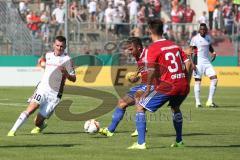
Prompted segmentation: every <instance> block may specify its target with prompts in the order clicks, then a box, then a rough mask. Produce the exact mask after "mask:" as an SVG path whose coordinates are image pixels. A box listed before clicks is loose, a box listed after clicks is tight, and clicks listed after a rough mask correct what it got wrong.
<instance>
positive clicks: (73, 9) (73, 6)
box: [69, 1, 78, 20]
mask: <svg viewBox="0 0 240 160" xmlns="http://www.w3.org/2000/svg"><path fill="white" fill-rule="evenodd" d="M77 12H78V5H77V2H76V1H73V2H72V3H71V4H70V7H69V18H70V20H74V19H76V16H77Z"/></svg>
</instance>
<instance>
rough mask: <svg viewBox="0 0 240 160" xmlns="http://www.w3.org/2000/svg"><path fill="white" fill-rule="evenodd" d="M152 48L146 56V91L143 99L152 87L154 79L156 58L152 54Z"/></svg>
mask: <svg viewBox="0 0 240 160" xmlns="http://www.w3.org/2000/svg"><path fill="white" fill-rule="evenodd" d="M154 51H155V50H154V48H149V50H148V55H147V61H148V63H147V82H146V91H145V93H144V94H143V97H146V96H147V95H148V94H149V93H150V90H151V86H152V85H153V81H154V78H155V71H156V70H155V67H156V61H157V56H156V54H154Z"/></svg>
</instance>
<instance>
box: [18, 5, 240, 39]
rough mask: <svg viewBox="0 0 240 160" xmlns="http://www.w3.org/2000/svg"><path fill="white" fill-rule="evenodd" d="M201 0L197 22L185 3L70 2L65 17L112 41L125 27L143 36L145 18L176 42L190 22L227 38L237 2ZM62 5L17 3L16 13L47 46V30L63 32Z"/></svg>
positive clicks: (238, 13) (189, 32)
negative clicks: (166, 15) (160, 25)
mask: <svg viewBox="0 0 240 160" xmlns="http://www.w3.org/2000/svg"><path fill="white" fill-rule="evenodd" d="M203 1H205V3H206V5H207V6H208V11H203V13H202V15H201V16H200V17H199V18H198V19H196V18H195V15H196V14H195V11H194V9H192V8H191V7H190V5H189V4H187V1H186V0H71V1H70V4H69V5H68V10H69V13H68V17H69V20H70V21H77V22H79V23H85V22H87V23H88V24H89V25H88V28H89V29H92V30H93V31H94V30H99V31H101V30H104V31H106V32H107V33H111V34H114V35H115V37H116V38H119V37H121V35H122V33H124V31H125V30H126V26H127V27H128V31H129V34H131V35H133V36H138V37H142V36H145V35H147V27H146V26H145V24H146V21H147V20H148V19H149V18H161V19H162V20H163V21H165V22H166V25H165V36H166V37H167V38H169V39H172V40H175V41H176V42H181V41H182V40H184V41H186V40H188V39H190V38H191V37H192V36H193V35H194V34H195V33H196V29H194V27H193V25H192V23H206V24H208V26H209V29H210V31H212V32H213V33H219V34H228V35H229V36H230V35H231V33H232V28H233V23H234V21H235V22H236V23H239V22H240V6H239V5H240V2H239V0H203ZM163 2H164V3H163ZM30 3H35V4H37V6H38V7H39V8H38V10H37V12H36V11H34V10H30V8H29V4H30ZM64 3H65V2H64V0H35V1H33V0H32V1H31V0H21V1H20V2H19V12H20V14H21V15H22V17H23V18H24V19H25V21H26V23H27V27H28V28H29V29H30V30H31V31H32V34H33V36H34V37H36V38H37V37H41V38H42V39H43V41H44V42H45V43H46V44H49V39H50V29H51V28H53V32H52V33H54V35H56V34H57V35H62V34H63V33H64V17H65V9H64V6H65V5H64ZM166 4H169V5H170V7H169V8H170V11H169V13H170V15H169V17H170V20H165V19H164V18H163V16H161V10H162V6H163V5H166ZM166 12H167V11H166ZM183 35H184V36H183Z"/></svg>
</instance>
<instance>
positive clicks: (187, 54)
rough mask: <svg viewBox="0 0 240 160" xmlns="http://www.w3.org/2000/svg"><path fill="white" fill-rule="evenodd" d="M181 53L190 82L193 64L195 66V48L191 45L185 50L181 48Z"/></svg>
mask: <svg viewBox="0 0 240 160" xmlns="http://www.w3.org/2000/svg"><path fill="white" fill-rule="evenodd" d="M180 54H181V57H182V61H183V62H184V66H185V69H186V74H187V78H188V81H189V82H190V80H191V77H192V70H193V66H194V64H193V61H192V57H191V55H192V54H193V50H192V48H191V47H189V48H186V49H184V50H180Z"/></svg>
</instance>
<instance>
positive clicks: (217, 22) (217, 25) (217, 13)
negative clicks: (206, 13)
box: [213, 5, 221, 31]
mask: <svg viewBox="0 0 240 160" xmlns="http://www.w3.org/2000/svg"><path fill="white" fill-rule="evenodd" d="M220 22H221V11H220V10H219V5H216V7H215V9H214V12H213V24H214V29H215V30H216V31H218V30H219V29H220Z"/></svg>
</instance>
